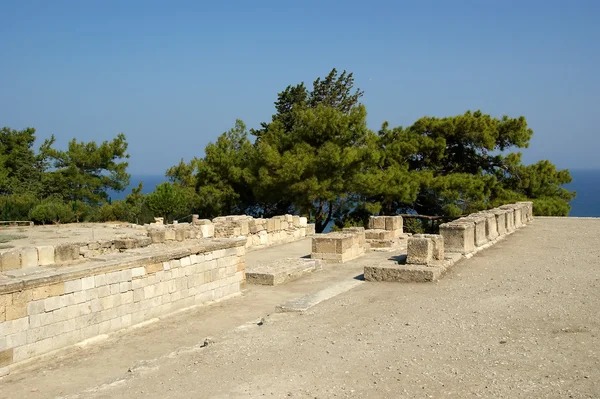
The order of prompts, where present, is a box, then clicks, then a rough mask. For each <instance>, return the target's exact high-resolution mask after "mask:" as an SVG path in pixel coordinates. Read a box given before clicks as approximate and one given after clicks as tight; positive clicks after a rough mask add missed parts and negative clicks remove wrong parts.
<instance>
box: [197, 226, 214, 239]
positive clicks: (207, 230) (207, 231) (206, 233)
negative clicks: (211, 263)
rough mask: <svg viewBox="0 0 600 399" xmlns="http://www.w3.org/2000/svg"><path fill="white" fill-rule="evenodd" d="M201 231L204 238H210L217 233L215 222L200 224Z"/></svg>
mask: <svg viewBox="0 0 600 399" xmlns="http://www.w3.org/2000/svg"><path fill="white" fill-rule="evenodd" d="M200 233H201V234H202V238H210V237H213V236H214V235H215V225H214V224H203V225H201V226H200Z"/></svg>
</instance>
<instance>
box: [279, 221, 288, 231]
mask: <svg viewBox="0 0 600 399" xmlns="http://www.w3.org/2000/svg"><path fill="white" fill-rule="evenodd" d="M288 227H289V223H288V222H287V221H286V220H282V221H281V230H287V229H288Z"/></svg>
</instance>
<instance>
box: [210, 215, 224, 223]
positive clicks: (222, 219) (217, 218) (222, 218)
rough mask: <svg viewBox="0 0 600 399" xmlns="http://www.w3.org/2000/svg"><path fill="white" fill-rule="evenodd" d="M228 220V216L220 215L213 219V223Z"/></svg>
mask: <svg viewBox="0 0 600 399" xmlns="http://www.w3.org/2000/svg"><path fill="white" fill-rule="evenodd" d="M226 221H227V216H218V217H216V218H214V219H213V220H212V222H213V224H217V223H225V222H226Z"/></svg>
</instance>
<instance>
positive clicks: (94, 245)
mask: <svg viewBox="0 0 600 399" xmlns="http://www.w3.org/2000/svg"><path fill="white" fill-rule="evenodd" d="M158 219H160V218H158ZM139 228H141V229H143V228H144V227H143V226H139ZM146 228H147V234H148V236H147V237H135V238H132V237H124V238H118V239H113V240H97V241H91V242H68V243H63V244H59V245H54V246H53V245H41V246H35V247H21V248H14V249H8V250H2V251H0V272H5V271H10V270H15V269H24V268H32V267H37V266H48V265H65V264H70V263H71V262H75V261H81V260H85V259H90V258H95V257H98V256H103V255H107V254H113V253H121V252H125V251H127V250H130V249H136V248H144V247H147V246H149V245H151V244H161V243H167V242H175V241H176V242H183V241H186V240H198V239H205V238H239V237H242V236H243V237H246V244H245V246H246V248H260V247H266V246H269V245H276V244H283V243H287V242H292V241H296V240H300V239H302V238H304V237H310V236H312V235H314V234H315V225H314V224H309V223H308V220H307V218H305V217H300V216H295V215H282V216H274V217H272V218H269V219H255V218H253V217H251V216H245V215H242V216H239V215H238V216H222V217H217V218H215V219H213V220H212V221H211V220H208V219H198V218H197V217H196V215H194V218H193V220H192V223H176V224H170V225H163V224H162V223H156V224H151V225H146Z"/></svg>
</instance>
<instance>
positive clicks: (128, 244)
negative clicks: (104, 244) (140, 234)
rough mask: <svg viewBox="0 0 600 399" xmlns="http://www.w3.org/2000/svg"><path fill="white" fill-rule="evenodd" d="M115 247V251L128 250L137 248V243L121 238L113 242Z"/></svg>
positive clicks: (131, 239)
mask: <svg viewBox="0 0 600 399" xmlns="http://www.w3.org/2000/svg"><path fill="white" fill-rule="evenodd" d="M113 245H114V246H115V249H119V250H126V249H133V248H136V247H137V242H136V240H134V239H133V238H120V239H117V240H113Z"/></svg>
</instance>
